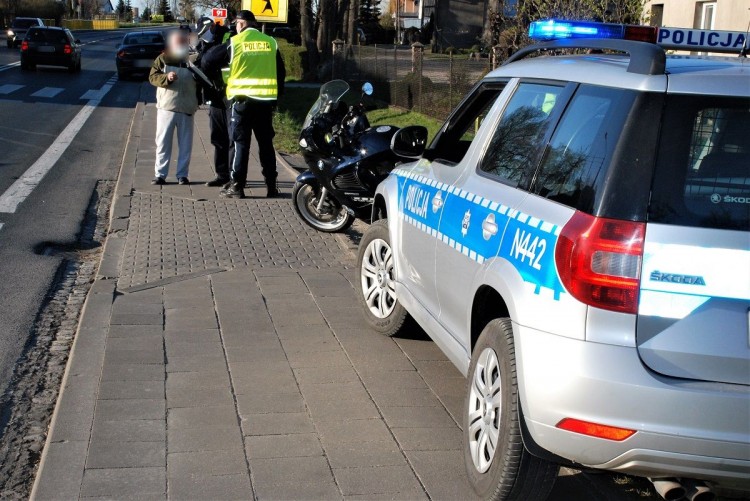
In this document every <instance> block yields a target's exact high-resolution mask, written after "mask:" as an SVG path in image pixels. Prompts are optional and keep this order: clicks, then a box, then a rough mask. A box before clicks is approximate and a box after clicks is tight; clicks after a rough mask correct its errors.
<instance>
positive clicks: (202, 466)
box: [167, 449, 248, 477]
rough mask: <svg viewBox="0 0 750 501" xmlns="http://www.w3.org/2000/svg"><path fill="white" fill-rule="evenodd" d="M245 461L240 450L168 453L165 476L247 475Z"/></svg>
mask: <svg viewBox="0 0 750 501" xmlns="http://www.w3.org/2000/svg"><path fill="white" fill-rule="evenodd" d="M247 471H248V469H247V461H246V459H245V455H244V454H243V452H242V449H231V450H219V451H197V452H170V453H169V454H168V455H167V476H168V477H185V476H188V475H199V476H200V475H232V474H247Z"/></svg>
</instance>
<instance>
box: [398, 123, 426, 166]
mask: <svg viewBox="0 0 750 501" xmlns="http://www.w3.org/2000/svg"><path fill="white" fill-rule="evenodd" d="M427 136H428V133H427V128H426V127H422V126H421V125H411V126H409V127H404V128H403V129H401V130H399V131H398V132H396V133H395V134H394V135H393V138H392V139H391V151H392V152H393V153H395V154H396V155H398V156H400V157H405V158H414V159H416V158H421V157H422V154H423V153H424V151H425V149H426V148H427Z"/></svg>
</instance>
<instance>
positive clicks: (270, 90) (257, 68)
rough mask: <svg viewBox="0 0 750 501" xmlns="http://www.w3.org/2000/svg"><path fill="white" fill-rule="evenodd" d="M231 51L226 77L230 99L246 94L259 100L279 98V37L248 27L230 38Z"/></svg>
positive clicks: (245, 95)
mask: <svg viewBox="0 0 750 501" xmlns="http://www.w3.org/2000/svg"><path fill="white" fill-rule="evenodd" d="M230 43H231V47H232V52H231V62H230V63H229V78H228V80H227V97H228V98H229V99H232V98H235V97H238V96H244V97H247V98H250V99H257V100H260V101H275V100H276V99H278V97H279V85H278V82H277V80H276V51H277V50H278V47H277V44H276V40H274V39H273V38H272V37H269V36H268V35H265V34H263V33H261V32H260V31H258V30H255V29H252V28H248V29H246V30H245V31H243V32H242V33H239V34H237V35H235V36H233V37H232V38H231V39H230Z"/></svg>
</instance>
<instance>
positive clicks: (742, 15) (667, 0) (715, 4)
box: [643, 0, 750, 31]
mask: <svg viewBox="0 0 750 501" xmlns="http://www.w3.org/2000/svg"><path fill="white" fill-rule="evenodd" d="M643 14H644V17H645V18H646V22H648V23H650V24H652V25H654V26H665V27H672V28H697V29H704V30H728V31H747V29H748V23H750V1H748V0H709V1H705V0H648V1H647V2H646V4H645V5H644V7H643Z"/></svg>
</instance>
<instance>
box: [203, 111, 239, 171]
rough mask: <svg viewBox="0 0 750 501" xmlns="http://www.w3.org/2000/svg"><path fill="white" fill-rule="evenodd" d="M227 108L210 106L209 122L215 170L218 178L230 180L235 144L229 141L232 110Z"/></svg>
mask: <svg viewBox="0 0 750 501" xmlns="http://www.w3.org/2000/svg"><path fill="white" fill-rule="evenodd" d="M224 104H226V106H209V107H208V121H209V126H210V128H211V145H212V146H213V147H214V168H215V169H216V176H217V177H221V178H224V179H229V170H230V168H231V162H232V158H233V157H234V142H232V141H230V140H229V124H230V120H231V108H230V104H229V103H228V102H225V103H224Z"/></svg>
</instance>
